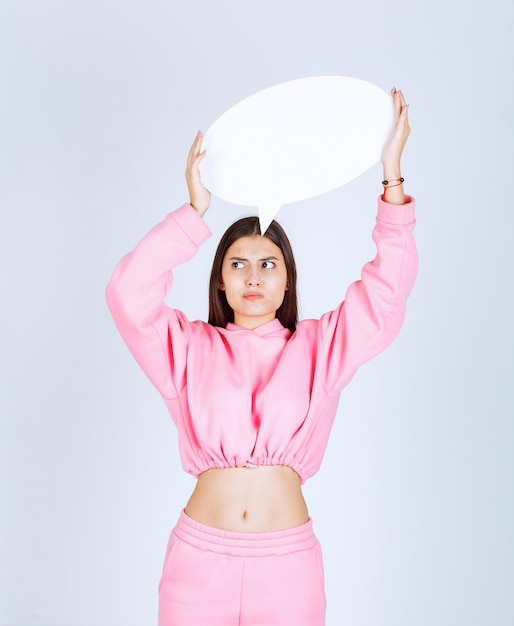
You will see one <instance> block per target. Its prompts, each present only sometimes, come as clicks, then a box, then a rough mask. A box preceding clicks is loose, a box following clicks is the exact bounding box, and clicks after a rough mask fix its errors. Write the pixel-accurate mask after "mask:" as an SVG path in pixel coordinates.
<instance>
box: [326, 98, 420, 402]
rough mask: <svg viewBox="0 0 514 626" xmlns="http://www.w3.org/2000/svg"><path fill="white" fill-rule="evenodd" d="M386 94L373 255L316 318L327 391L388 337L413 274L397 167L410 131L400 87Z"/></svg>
mask: <svg viewBox="0 0 514 626" xmlns="http://www.w3.org/2000/svg"><path fill="white" fill-rule="evenodd" d="M391 96H392V98H393V102H394V106H395V110H396V119H395V123H394V126H393V129H392V131H391V136H390V138H389V140H388V142H387V145H386V146H385V148H384V151H383V153H382V163H383V167H384V181H388V182H387V183H385V182H384V193H383V195H382V196H381V197H380V198H379V201H378V213H377V221H376V226H375V228H374V230H373V241H374V242H375V244H376V246H377V254H376V256H375V258H374V259H373V260H372V261H370V262H369V263H367V264H366V265H365V266H364V267H363V269H362V274H361V279H360V280H357V281H355V282H354V283H352V285H350V287H349V289H348V291H347V293H346V297H345V299H344V301H343V302H342V303H341V304H340V305H339V306H338V307H337V308H336V309H335V310H334V311H331V312H330V313H327V314H325V315H324V316H323V317H322V318H321V320H320V325H319V332H320V343H321V346H322V355H323V359H324V363H325V389H326V391H327V392H328V393H334V392H338V391H340V390H341V388H342V387H344V385H346V384H347V383H348V381H349V380H350V378H351V377H352V376H353V375H354V374H355V372H356V370H357V368H358V367H359V366H360V365H362V364H363V363H364V362H366V361H368V360H369V359H371V358H372V357H374V356H375V355H377V354H378V353H379V352H381V351H382V350H384V348H386V347H387V346H388V345H389V344H390V343H391V342H392V341H393V339H394V338H395V337H396V335H397V334H398V332H399V330H400V328H401V325H402V323H403V319H404V315H405V305H406V300H407V297H408V295H409V293H410V291H411V289H412V285H413V283H414V279H415V277H416V272H417V253H416V247H415V244H414V239H413V237H412V231H413V230H414V226H415V218H414V200H413V198H411V197H410V196H406V195H405V194H404V190H403V181H402V180H401V167H400V160H401V156H402V153H403V149H404V147H405V144H406V142H407V138H408V136H409V133H410V128H409V122H408V115H407V112H408V105H406V104H405V99H404V97H403V94H402V93H401V91H398V90H396V89H392V90H391Z"/></svg>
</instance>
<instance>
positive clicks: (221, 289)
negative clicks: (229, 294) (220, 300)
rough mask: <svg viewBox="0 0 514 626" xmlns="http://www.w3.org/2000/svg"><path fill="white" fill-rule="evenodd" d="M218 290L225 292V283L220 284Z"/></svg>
mask: <svg viewBox="0 0 514 626" xmlns="http://www.w3.org/2000/svg"><path fill="white" fill-rule="evenodd" d="M218 289H219V290H220V291H225V285H224V284H223V283H221V282H220V283H218Z"/></svg>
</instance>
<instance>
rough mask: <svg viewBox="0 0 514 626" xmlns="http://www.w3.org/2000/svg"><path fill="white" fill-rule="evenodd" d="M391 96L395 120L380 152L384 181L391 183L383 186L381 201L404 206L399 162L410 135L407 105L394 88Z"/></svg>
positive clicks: (401, 94) (399, 92)
mask: <svg viewBox="0 0 514 626" xmlns="http://www.w3.org/2000/svg"><path fill="white" fill-rule="evenodd" d="M391 96H392V98H393V104H394V109H395V112H396V119H395V122H394V126H393V129H392V131H391V135H390V137H389V140H388V142H387V143H386V145H385V148H384V150H383V152H382V165H383V166H384V173H383V176H384V180H387V181H391V184H390V185H386V186H384V193H383V195H382V199H383V200H385V201H386V202H389V203H391V204H404V202H405V193H404V190H403V184H402V183H403V179H402V171H401V164H400V161H401V158H402V153H403V149H404V148H405V144H406V143H407V139H408V138H409V133H410V126H409V116H408V110H409V105H408V104H405V98H404V97H403V93H402V92H401V91H398V90H397V89H396V88H395V87H393V88H392V89H391Z"/></svg>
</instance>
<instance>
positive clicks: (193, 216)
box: [167, 202, 212, 246]
mask: <svg viewBox="0 0 514 626" xmlns="http://www.w3.org/2000/svg"><path fill="white" fill-rule="evenodd" d="M167 217H168V218H169V219H172V220H174V221H175V222H176V223H177V224H178V226H179V227H180V228H181V229H182V230H183V231H184V233H185V234H186V235H187V236H188V237H189V238H190V239H191V241H192V242H193V243H194V244H195V245H196V246H199V245H200V244H202V243H203V242H204V241H205V240H206V239H208V238H209V237H210V236H211V234H212V233H211V231H210V229H209V227H208V226H207V224H206V223H205V221H204V220H203V218H201V217H200V216H199V215H198V213H197V212H196V211H195V210H194V208H193V207H192V206H191V205H190V204H189V203H188V202H186V203H185V204H183V205H182V206H181V207H179V208H178V209H176V210H175V211H173V212H171V213H169V214H168V216H167Z"/></svg>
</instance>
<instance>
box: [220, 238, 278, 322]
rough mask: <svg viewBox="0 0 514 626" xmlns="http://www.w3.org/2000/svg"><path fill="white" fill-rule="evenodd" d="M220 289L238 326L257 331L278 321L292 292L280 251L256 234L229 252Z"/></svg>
mask: <svg viewBox="0 0 514 626" xmlns="http://www.w3.org/2000/svg"><path fill="white" fill-rule="evenodd" d="M219 288H220V289H221V290H222V291H224V292H225V295H226V297H227V302H228V304H229V305H230V307H231V308H232V310H233V311H234V323H235V324H237V325H238V326H243V327H244V328H248V329H250V330H253V329H254V328H257V327H258V326H262V324H266V323H267V322H270V321H271V320H272V319H274V318H275V315H276V312H277V309H278V308H279V307H280V305H281V304H282V301H283V300H284V294H285V292H286V291H287V289H288V285H287V269H286V264H285V262H284V256H283V254H282V252H281V250H280V248H279V247H278V246H277V245H275V244H274V243H273V242H272V241H271V239H268V238H267V237H261V236H260V235H254V236H251V237H241V238H240V239H237V240H236V241H235V242H234V243H233V244H232V245H231V246H230V248H229V249H228V250H227V252H226V254H225V257H224V259H223V265H222V268H221V283H220V285H219Z"/></svg>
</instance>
